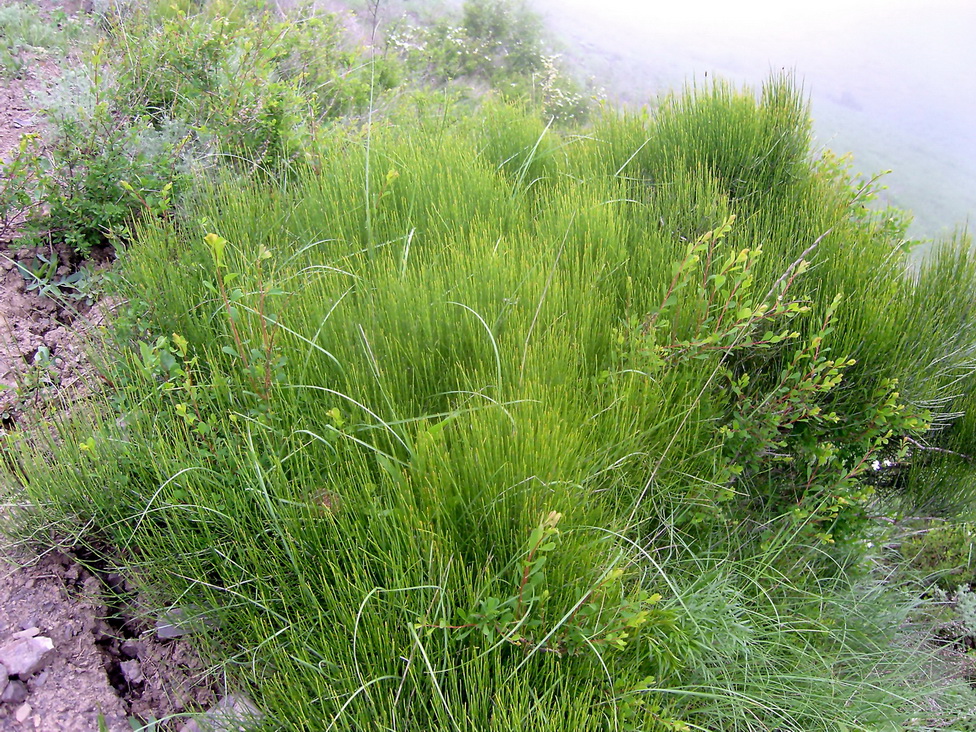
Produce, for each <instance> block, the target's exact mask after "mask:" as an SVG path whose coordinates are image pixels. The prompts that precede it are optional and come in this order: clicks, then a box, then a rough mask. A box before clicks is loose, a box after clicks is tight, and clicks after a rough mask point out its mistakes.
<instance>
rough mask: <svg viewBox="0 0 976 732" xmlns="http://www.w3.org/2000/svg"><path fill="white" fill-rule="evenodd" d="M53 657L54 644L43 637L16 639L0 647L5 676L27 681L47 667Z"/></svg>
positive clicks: (0, 657) (0, 660)
mask: <svg viewBox="0 0 976 732" xmlns="http://www.w3.org/2000/svg"><path fill="white" fill-rule="evenodd" d="M53 655H54V642H53V641H52V640H51V639H50V638H45V637H44V636H43V635H39V636H32V637H30V638H18V639H16V640H12V641H9V642H8V643H5V644H4V645H2V646H0V663H2V664H3V665H4V666H6V667H7V674H8V675H10V676H20V678H22V679H25V680H26V679H27V678H29V677H30V676H33V675H34V674H36V673H37V672H38V671H40V670H41V669H43V668H44V667H45V666H47V664H48V663H50V661H51V657H52V656H53Z"/></svg>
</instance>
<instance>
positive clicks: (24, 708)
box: [14, 702, 34, 724]
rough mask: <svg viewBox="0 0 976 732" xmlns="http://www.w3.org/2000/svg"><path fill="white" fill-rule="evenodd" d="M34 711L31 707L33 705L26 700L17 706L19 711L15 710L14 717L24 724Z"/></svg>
mask: <svg viewBox="0 0 976 732" xmlns="http://www.w3.org/2000/svg"><path fill="white" fill-rule="evenodd" d="M33 711H34V710H33V709H32V708H31V705H30V704H28V703H27V702H24V703H23V704H21V705H20V706H19V707H17V711H16V712H14V717H15V718H16V719H17V721H18V722H20V723H21V724H23V723H24V722H26V721H27V718H28V717H29V716H30V715H31V712H33Z"/></svg>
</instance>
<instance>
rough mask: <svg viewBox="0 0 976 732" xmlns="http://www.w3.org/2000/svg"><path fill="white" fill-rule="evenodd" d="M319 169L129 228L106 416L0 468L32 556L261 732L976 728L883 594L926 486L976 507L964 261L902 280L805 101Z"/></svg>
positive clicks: (390, 141)
mask: <svg viewBox="0 0 976 732" xmlns="http://www.w3.org/2000/svg"><path fill="white" fill-rule="evenodd" d="M318 151H319V152H318V157H317V159H316V160H315V161H314V164H313V165H309V166H303V165H296V166H295V170H294V175H293V176H292V177H290V178H289V179H288V180H287V181H285V182H275V181H272V180H263V179H260V178H256V179H254V180H251V181H249V182H242V181H241V180H240V179H239V178H236V177H235V178H230V179H229V180H228V181H227V182H226V183H221V182H220V181H216V182H212V183H211V184H209V185H208V186H205V187H204V188H203V189H202V190H201V191H199V192H198V193H197V194H196V195H194V196H193V198H192V199H191V200H189V201H188V202H187V203H186V206H187V211H186V216H185V218H184V219H183V220H182V221H181V222H178V223H177V222H172V221H167V220H165V219H161V218H156V219H153V220H149V221H145V222H143V223H142V224H140V225H139V226H137V228H136V229H135V236H134V238H133V241H132V244H131V245H130V246H128V247H127V248H125V249H124V251H123V252H122V253H121V257H120V263H119V264H120V278H121V285H120V292H119V293H118V294H119V297H120V299H121V300H124V301H125V302H126V303H127V305H126V308H125V311H126V312H127V314H125V315H123V316H122V317H121V318H120V320H119V322H118V323H117V324H116V330H115V333H114V335H113V337H112V338H113V340H111V347H110V349H109V350H108V351H107V352H106V353H105V354H104V358H103V361H102V365H101V368H102V372H103V376H104V378H105V381H106V383H108V384H110V385H111V386H112V388H111V389H110V390H107V391H106V394H105V395H104V399H103V400H102V402H100V403H99V406H98V408H97V409H96V410H95V412H94V414H93V415H92V416H91V417H90V418H86V417H82V416H78V415H70V416H68V417H66V418H65V419H64V421H63V424H62V425H61V429H60V432H59V435H58V437H57V439H56V440H53V441H52V442H51V443H50V444H42V445H35V446H34V447H35V449H33V450H32V449H30V446H29V445H26V444H22V445H21V450H20V452H19V456H18V457H19V461H20V462H19V464H20V466H21V469H20V472H19V478H20V480H21V481H22V483H23V484H24V486H25V489H26V490H27V492H28V494H29V496H30V497H31V500H32V502H33V504H34V505H35V506H36V509H34V510H32V511H31V512H30V513H29V514H22V515H20V519H21V526H20V530H21V531H24V532H27V535H33V536H34V537H35V538H41V537H44V538H46V539H47V540H48V541H50V540H51V537H52V536H53V537H54V538H55V540H58V541H61V542H63V543H65V544H67V545H69V546H70V545H77V544H84V545H87V546H89V547H92V548H94V549H95V550H97V551H99V552H101V553H102V554H103V555H105V556H107V558H108V559H109V561H111V562H114V563H119V564H120V565H128V566H138V567H139V568H140V570H141V574H142V575H143V576H145V577H146V578H147V579H149V580H151V582H150V589H149V590H148V591H149V592H151V593H152V594H151V595H150V598H151V599H152V600H153V601H155V603H156V605H157V606H158V607H160V608H166V607H178V608H181V609H182V611H183V612H184V613H185V614H186V616H187V617H188V622H189V623H190V624H191V626H192V625H193V624H194V623H196V624H198V627H199V629H200V631H201V632H199V633H198V634H197V635H196V636H195V637H196V638H198V639H199V640H200V642H201V643H210V644H211V645H210V647H209V650H210V652H211V654H212V658H213V659H214V660H215V662H218V663H220V664H222V665H223V667H224V668H225V669H226V671H227V674H228V676H229V677H230V678H231V679H232V680H233V682H234V683H235V684H236V685H239V686H241V687H243V688H245V689H246V690H247V691H248V693H249V695H250V696H251V697H252V698H253V699H254V701H255V702H256V703H257V704H258V705H259V706H260V707H261V708H262V710H263V711H264V712H265V714H266V717H265V727H267V728H269V729H271V728H274V729H289V730H365V729H376V730H379V729H384V730H389V729H396V730H414V729H429V730H435V729H436V730H441V729H443V730H452V731H455V732H456V731H457V730H499V731H500V730H512V729H523V730H560V731H561V730H570V729H572V730H655V731H657V730H714V729H721V730H757V731H758V730H771V729H776V730H795V731H797V732H800V731H803V732H810V731H811V730H824V731H826V730H831V731H833V730H845V729H846V730H896V729H904V728H919V729H926V728H933V727H938V726H939V725H940V724H942V723H941V722H940V721H939V720H940V719H943V718H945V719H949V718H950V717H951V716H952V714H955V713H958V710H959V709H962V708H963V705H964V704H966V703H969V704H971V703H972V698H971V696H969V697H967V696H966V691H965V689H963V688H962V687H943V688H941V689H936V688H934V687H933V686H931V685H930V684H928V683H926V682H925V680H924V678H923V675H922V669H923V666H924V657H925V655H926V651H925V649H924V647H923V646H922V645H920V643H914V644H912V643H909V642H908V639H909V638H911V637H924V635H919V634H915V635H912V634H911V633H909V632H908V631H910V630H913V625H912V624H913V623H914V622H915V618H916V616H915V615H913V613H912V611H913V609H914V607H915V605H916V604H917V603H918V600H917V599H914V600H913V599H911V595H910V593H907V592H902V591H901V590H900V589H899V588H898V587H892V586H889V585H885V584H882V583H880V582H878V581H877V580H876V579H875V578H874V576H873V575H872V574H871V573H870V572H869V571H868V570H867V565H868V563H869V560H870V559H872V554H871V551H870V548H869V542H870V541H871V540H872V539H874V538H876V535H875V533H874V532H876V531H877V529H876V522H875V520H874V519H875V517H876V514H877V513H878V512H879V511H882V510H888V507H889V506H890V505H892V504H893V503H894V502H896V501H897V502H900V503H899V505H901V506H912V505H915V504H919V503H924V502H926V501H929V500H930V498H931V495H932V483H931V481H930V480H929V478H928V477H927V476H928V471H927V470H926V466H929V467H930V468H931V466H932V462H938V463H939V464H940V465H941V464H942V461H944V464H945V466H947V467H944V468H943V470H949V469H951V470H952V471H953V475H954V476H955V478H954V480H955V481H956V482H954V483H953V484H952V485H953V486H954V489H955V490H954V492H953V495H952V496H951V501H949V502H951V503H952V504H954V505H956V506H957V507H958V506H971V505H972V502H973V500H974V496H973V493H972V489H971V488H965V487H964V486H965V485H966V483H965V481H964V478H968V479H969V484H971V483H972V480H971V478H972V466H971V464H970V461H969V460H968V459H967V457H966V456H968V455H969V454H972V452H973V445H972V444H971V442H970V441H969V439H968V435H969V434H970V431H969V428H968V426H967V425H968V424H969V423H968V422H967V420H968V419H970V418H969V417H966V416H960V415H961V414H962V413H963V412H964V411H965V409H966V406H967V399H968V397H967V396H966V395H967V394H968V393H969V391H970V390H971V384H970V379H969V374H970V372H971V367H972V349H973V343H974V342H976V341H974V339H973V338H972V323H973V318H972V316H971V307H972V305H971V303H972V302H973V301H974V300H973V296H974V294H976V293H974V292H973V289H974V283H976V279H974V274H976V273H974V271H973V264H972V261H971V259H970V258H969V256H968V254H967V246H968V241H967V240H961V241H959V242H956V244H955V245H954V246H953V245H952V243H951V242H950V243H947V244H946V245H945V247H944V248H943V250H942V252H941V254H940V256H939V257H938V258H936V259H935V260H933V262H932V263H931V264H930V265H927V266H926V267H924V268H923V269H922V270H921V271H920V272H919V273H917V274H916V275H911V274H910V273H909V272H908V271H907V260H906V257H907V252H906V247H905V245H904V241H903V236H904V231H903V227H902V226H901V224H900V223H899V221H900V219H899V218H898V217H897V216H892V215H889V214H887V213H881V214H874V213H871V212H870V210H869V209H867V208H865V206H864V203H865V201H866V199H867V198H868V197H869V196H870V194H871V190H872V188H871V184H870V183H869V184H867V185H865V184H863V183H861V182H858V181H856V180H853V179H852V177H851V176H850V175H849V173H848V172H847V171H846V169H844V167H843V165H840V164H838V163H837V161H835V160H831V159H827V160H822V161H811V160H810V158H809V156H810V138H809V119H808V114H807V110H806V108H805V106H804V104H803V101H802V97H801V96H800V94H799V93H798V92H797V90H796V89H795V88H794V86H793V85H792V83H791V82H790V81H789V80H788V79H781V78H776V79H772V80H771V81H770V82H769V83H768V84H767V85H766V86H765V87H764V89H763V90H762V93H761V94H760V95H759V96H758V98H757V97H756V96H754V95H753V94H751V93H749V92H743V91H738V90H734V89H732V88H730V87H728V86H726V85H723V84H716V85H714V86H710V87H707V88H701V89H692V90H689V91H688V92H687V93H684V94H681V95H677V96H675V97H673V98H670V99H666V100H663V101H662V103H661V105H660V108H659V109H658V110H657V111H656V113H655V114H654V115H653V116H651V115H647V114H645V115H633V116H620V115H617V114H612V113H607V114H606V115H605V116H604V117H602V118H601V119H599V120H597V121H596V122H595V124H594V126H593V128H592V129H591V130H589V131H588V133H587V134H586V135H585V136H580V135H576V134H572V133H557V132H554V131H553V130H552V129H551V127H550V126H547V124H546V123H545V122H543V121H541V120H540V119H539V118H538V117H536V116H534V115H532V114H531V113H525V112H522V111H519V110H518V109H516V108H513V107H509V106H506V105H503V104H500V103H497V104H496V105H495V106H493V105H492V104H491V103H489V104H488V105H487V106H486V108H485V113H484V114H483V115H481V116H479V117H478V118H477V119H471V118H467V119H461V120H457V121H451V120H449V119H448V118H447V117H441V118H437V119H431V118H429V117H425V116H421V115H416V116H411V112H409V111H404V112H403V113H402V114H401V115H400V116H399V117H393V118H391V120H390V122H389V123H387V124H383V123H374V124H373V125H372V126H371V127H370V128H369V129H368V130H367V131H365V132H363V131H362V130H360V129H349V128H347V127H339V126H337V127H335V128H333V129H332V130H330V131H329V133H328V137H323V138H322V144H321V145H320V146H319V148H318ZM927 293H931V294H935V293H937V295H938V296H937V297H929V296H927ZM960 425H961V426H960ZM943 445H951V448H948V447H941V446H943ZM16 447H17V446H16V445H15V444H12V448H14V449H16ZM936 448H938V450H937V449H936ZM883 460H889V461H890V462H892V463H895V464H897V465H899V466H902V469H900V470H899V475H898V477H897V479H893V480H890V481H887V482H886V483H885V484H884V486H883V488H884V490H883V491H880V492H879V490H878V488H879V476H878V475H876V473H877V472H878V471H875V470H873V469H872V468H873V465H874V463H875V462H879V463H880V462H881V461H883ZM882 499H885V501H887V503H885V502H883V501H882ZM946 510H947V509H946ZM204 628H206V631H205V632H204V630H203V629H204ZM922 630H924V629H922ZM933 704H935V705H939V706H940V707H941V709H942V712H940V713H939V714H935V713H933V712H932V711H931V709H932V705H933Z"/></svg>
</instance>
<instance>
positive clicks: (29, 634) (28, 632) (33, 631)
mask: <svg viewBox="0 0 976 732" xmlns="http://www.w3.org/2000/svg"><path fill="white" fill-rule="evenodd" d="M40 634H41V629H40V628H38V627H37V626H36V625H35V626H33V627H31V628H25V629H24V630H19V631H17V632H16V633H14V634H13V636H12V637H13V638H33V637H34V636H35V635H40Z"/></svg>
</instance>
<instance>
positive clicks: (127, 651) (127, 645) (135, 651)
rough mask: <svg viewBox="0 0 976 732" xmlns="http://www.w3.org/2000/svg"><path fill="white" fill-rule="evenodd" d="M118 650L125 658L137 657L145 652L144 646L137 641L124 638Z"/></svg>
mask: <svg viewBox="0 0 976 732" xmlns="http://www.w3.org/2000/svg"><path fill="white" fill-rule="evenodd" d="M119 650H120V651H121V652H122V655H123V656H125V657H126V658H139V657H140V656H142V654H143V653H145V652H146V649H145V647H144V646H143V644H142V643H140V642H139V641H134V640H124V641H122V644H121V645H120V646H119Z"/></svg>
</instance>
